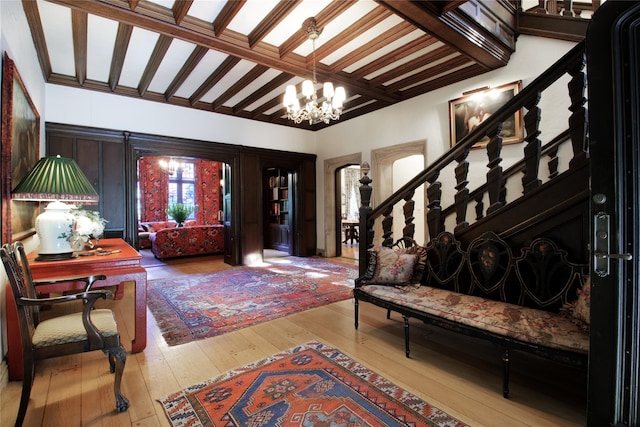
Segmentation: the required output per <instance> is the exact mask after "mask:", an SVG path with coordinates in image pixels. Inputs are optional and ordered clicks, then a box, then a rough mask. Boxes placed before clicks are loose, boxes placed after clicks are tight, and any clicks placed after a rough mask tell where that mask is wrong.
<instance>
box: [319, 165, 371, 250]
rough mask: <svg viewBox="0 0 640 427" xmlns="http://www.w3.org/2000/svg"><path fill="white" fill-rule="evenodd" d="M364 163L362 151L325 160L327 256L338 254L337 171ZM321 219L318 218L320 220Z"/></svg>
mask: <svg viewBox="0 0 640 427" xmlns="http://www.w3.org/2000/svg"><path fill="white" fill-rule="evenodd" d="M360 163H362V153H354V154H348V155H345V156H342V157H336V158H333V159H327V160H325V161H324V218H323V220H324V227H323V229H324V248H325V254H324V255H325V256H326V257H327V258H332V257H335V256H336V241H338V237H337V235H338V230H339V229H338V228H337V227H336V224H337V220H336V218H337V215H336V197H335V195H336V171H337V170H339V169H340V168H343V167H345V166H349V165H359V164H360ZM320 220H321V219H320V218H318V221H320Z"/></svg>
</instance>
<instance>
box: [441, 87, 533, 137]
mask: <svg viewBox="0 0 640 427" xmlns="http://www.w3.org/2000/svg"><path fill="white" fill-rule="evenodd" d="M521 85H522V82H520V81H517V82H513V83H509V84H506V85H503V86H498V87H495V88H492V89H489V88H487V89H479V90H474V91H471V92H470V93H468V94H467V95H465V96H462V97H460V98H457V99H454V100H451V101H449V122H450V128H451V142H450V143H451V146H452V147H453V146H454V145H456V144H457V143H458V142H460V140H461V139H462V138H464V137H465V136H467V135H468V134H469V133H471V132H472V131H473V130H474V129H475V128H476V127H477V126H478V125H479V124H480V123H482V122H484V121H485V120H487V119H488V118H489V117H491V115H492V114H493V113H494V112H496V111H497V110H498V108H500V107H502V106H503V105H504V104H505V103H506V102H507V101H509V100H510V99H511V98H513V97H514V96H516V95H517V94H518V93H519V92H520V90H521ZM500 135H501V136H502V144H515V143H518V142H522V140H523V135H522V111H521V110H518V111H517V112H516V113H515V114H514V115H513V116H512V117H510V118H509V119H508V120H506V121H505V122H504V123H503V125H502V131H501V132H500ZM488 143H489V138H488V137H485V138H483V139H482V140H480V141H479V142H478V143H476V144H474V145H473V148H479V147H484V146H486V145H487V144H488Z"/></svg>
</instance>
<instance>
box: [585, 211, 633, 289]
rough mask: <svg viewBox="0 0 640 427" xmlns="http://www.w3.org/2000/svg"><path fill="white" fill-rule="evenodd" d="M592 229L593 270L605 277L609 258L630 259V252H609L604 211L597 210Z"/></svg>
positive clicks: (608, 227)
mask: <svg viewBox="0 0 640 427" xmlns="http://www.w3.org/2000/svg"><path fill="white" fill-rule="evenodd" d="M593 230H594V236H595V239H594V248H593V266H594V267H593V270H594V272H595V273H596V274H597V275H598V276H600V277H605V276H608V275H609V260H610V259H620V260H624V261H631V259H633V256H632V255H631V254H612V253H609V252H610V247H609V245H610V243H609V236H610V221H609V215H607V214H605V213H604V212H598V213H597V214H596V215H595V216H594V218H593Z"/></svg>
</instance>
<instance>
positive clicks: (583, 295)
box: [572, 277, 591, 324]
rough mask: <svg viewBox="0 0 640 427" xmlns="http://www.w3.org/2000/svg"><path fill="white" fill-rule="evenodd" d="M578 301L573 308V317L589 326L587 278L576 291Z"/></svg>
mask: <svg viewBox="0 0 640 427" xmlns="http://www.w3.org/2000/svg"><path fill="white" fill-rule="evenodd" d="M577 292H578V300H577V301H576V304H575V306H574V307H573V313H572V314H573V317H575V318H576V319H579V320H582V321H583V322H585V323H587V324H591V316H590V315H589V313H590V311H591V280H590V279H589V278H588V277H587V279H586V281H585V283H584V285H582V288H579V289H578V291H577Z"/></svg>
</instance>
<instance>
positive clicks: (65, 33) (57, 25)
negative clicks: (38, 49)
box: [38, 0, 76, 76]
mask: <svg viewBox="0 0 640 427" xmlns="http://www.w3.org/2000/svg"><path fill="white" fill-rule="evenodd" d="M38 7H39V8H40V11H41V12H40V13H41V14H42V15H44V16H46V17H47V19H46V20H45V23H43V26H42V28H43V30H44V36H45V37H46V39H47V41H48V42H47V47H48V48H49V60H50V61H51V70H52V71H53V72H54V73H58V74H64V75H71V76H73V75H75V74H76V70H75V65H74V64H75V59H74V53H73V35H72V33H71V11H70V10H69V9H68V8H66V7H63V6H58V5H56V4H53V3H49V2H46V1H42V0H39V1H38Z"/></svg>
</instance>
